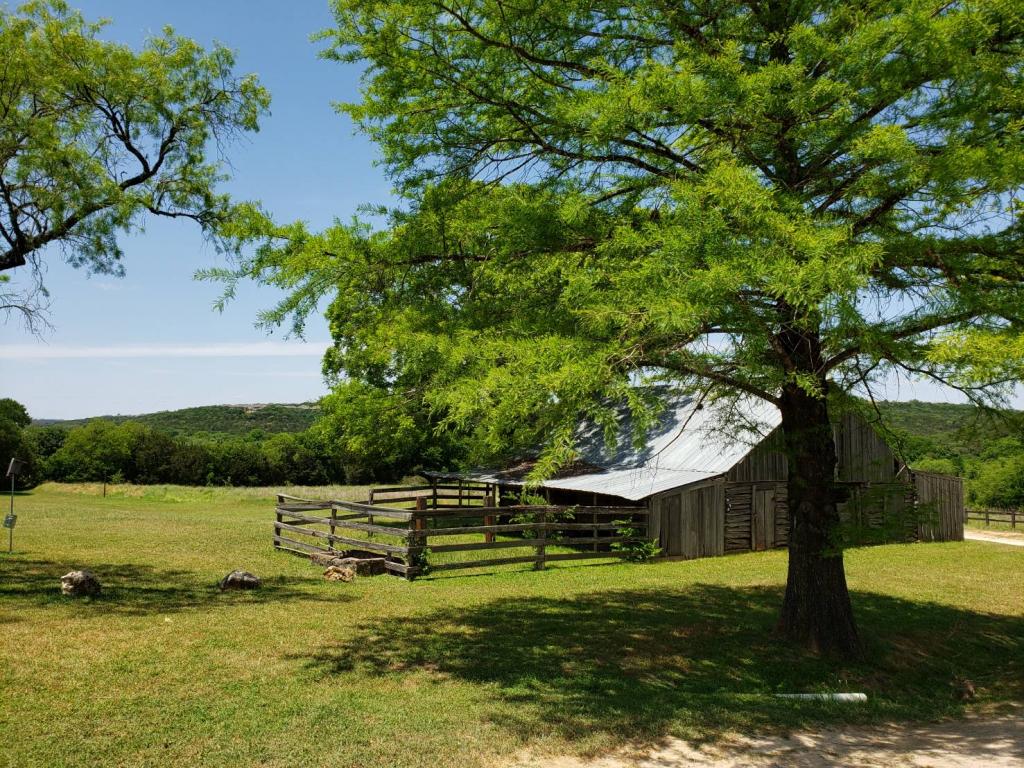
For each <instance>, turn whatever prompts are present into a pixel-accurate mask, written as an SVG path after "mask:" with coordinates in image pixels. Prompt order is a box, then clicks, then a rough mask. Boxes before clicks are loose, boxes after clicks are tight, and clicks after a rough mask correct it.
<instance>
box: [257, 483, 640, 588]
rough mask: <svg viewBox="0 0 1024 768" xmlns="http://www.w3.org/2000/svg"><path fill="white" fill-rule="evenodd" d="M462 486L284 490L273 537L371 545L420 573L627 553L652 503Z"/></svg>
mask: <svg viewBox="0 0 1024 768" xmlns="http://www.w3.org/2000/svg"><path fill="white" fill-rule="evenodd" d="M428 489H429V493H427V492H425V491H427V490H428ZM459 490H460V489H456V493H448V491H450V489H448V488H445V487H444V486H424V487H418V486H411V487H410V486H405V487H396V488H378V489H374V492H373V502H374V503H372V504H370V503H360V502H351V501H315V500H309V499H299V498H295V497H292V496H286V495H279V496H278V497H277V509H276V513H275V514H276V521H275V523H274V547H275V548H276V549H280V550H285V551H289V552H293V553H296V554H300V555H306V556H309V555H311V554H313V553H317V552H322V553H333V552H342V551H348V550H361V551H366V552H371V553H374V554H376V555H379V556H381V557H384V558H385V567H386V568H387V570H388V571H390V572H392V573H396V574H399V575H402V576H405V577H406V578H414V577H415V576H418V575H420V574H422V573H424V572H425V571H430V572H433V571H448V570H455V569H462V568H487V567H492V566H499V565H513V564H527V563H529V564H532V565H533V567H534V568H535V569H543V568H544V567H545V565H546V564H547V563H551V562H561V561H569V560H593V559H608V558H621V557H625V556H628V555H629V546H630V545H631V544H634V543H641V542H643V541H644V539H645V534H646V530H647V518H648V510H647V508H646V507H585V506H526V505H502V506H497V505H495V504H494V502H493V497H492V496H490V495H487V494H484V493H481V492H480V491H479V490H478V489H473V490H472V491H471V492H470V491H469V490H468V489H466V488H463V489H461V492H462V494H463V495H462V496H461V497H460V496H458V495H457V493H458V492H459ZM445 496H455V498H445ZM460 502H461V504H462V506H460V505H459V503H460ZM392 504H394V505H399V504H402V505H412V506H411V508H407V509H401V508H398V507H397V506H391V505H392ZM434 504H436V506H433V505H434ZM623 521H628V522H626V523H624V522H623ZM495 555H500V556H498V557H495Z"/></svg>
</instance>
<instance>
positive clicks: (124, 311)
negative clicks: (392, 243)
mask: <svg viewBox="0 0 1024 768" xmlns="http://www.w3.org/2000/svg"><path fill="white" fill-rule="evenodd" d="M72 4H73V5H76V6H77V7H79V8H80V9H81V10H82V11H83V13H84V14H85V15H86V17H87V18H90V19H96V18H99V17H106V18H109V19H111V21H112V23H111V25H110V26H109V27H108V28H107V29H106V31H105V33H104V36H105V37H107V38H108V39H112V40H117V41H120V42H125V43H128V44H129V45H133V46H138V45H140V44H141V43H142V42H143V40H145V38H146V37H147V36H150V35H151V34H156V33H158V32H159V31H160V29H161V28H162V27H163V26H164V25H167V24H170V25H171V26H173V27H174V28H175V29H176V30H177V31H178V32H179V33H182V34H185V35H188V36H189V37H192V38H194V39H196V40H198V41H200V42H202V43H204V44H207V45H208V44H210V43H211V42H213V41H214V40H216V41H219V42H222V43H224V44H226V45H228V46H229V47H231V48H233V49H235V50H236V51H237V54H238V64H237V67H238V71H239V72H255V73H257V74H258V75H259V77H260V79H261V81H262V82H263V84H264V85H265V86H266V87H267V88H268V89H269V90H270V92H271V94H272V97H273V103H272V106H271V112H272V114H271V115H270V116H269V117H268V118H266V119H265V120H264V121H263V126H262V130H261V131H260V133H259V134H256V135H255V136H252V137H249V138H247V139H245V140H243V142H242V143H240V144H238V145H236V146H234V147H233V148H232V150H231V152H230V159H231V163H232V167H233V179H232V180H231V182H230V184H228V185H227V189H228V191H230V192H231V193H232V194H234V195H235V196H236V197H237V198H239V199H257V200H262V201H263V203H264V204H265V205H266V206H267V208H268V209H269V210H271V211H272V212H273V213H274V215H275V216H276V217H277V218H278V219H280V220H293V219H303V220H306V221H308V222H309V223H310V224H311V225H312V226H313V227H314V228H316V227H322V226H325V225H327V224H330V222H331V221H332V220H333V219H334V218H341V219H348V218H349V217H350V216H351V215H352V214H354V213H355V212H356V210H357V208H358V207H359V206H360V205H361V204H364V203H381V202H389V201H390V200H391V199H392V198H391V195H390V185H389V183H388V181H387V180H386V179H385V178H384V175H383V173H382V172H381V170H380V169H379V168H375V167H374V164H373V161H374V159H375V157H376V150H375V148H374V147H373V145H372V144H370V142H369V141H367V140H366V138H364V137H362V136H358V135H356V134H355V133H354V130H353V126H352V124H351V122H350V121H349V120H348V119H347V118H345V117H343V116H341V115H339V114H337V113H336V112H335V111H334V109H333V108H332V106H331V102H332V101H347V100H355V99H356V98H357V97H358V90H357V89H358V79H359V68H358V67H356V66H343V65H340V64H337V63H334V62H328V61H323V60H320V59H319V58H317V50H318V47H317V46H316V45H314V44H312V43H310V42H309V36H310V35H311V34H312V33H313V32H316V31H318V30H320V29H323V28H325V27H327V26H329V25H330V24H331V21H332V19H331V15H330V11H329V9H328V6H327V2H326V0H297V1H293V2H291V3H281V2H277V1H272V0H205V2H199V1H198V0H174V2H169V1H167V0H146V1H145V2H139V1H138V0H135V1H134V2H129V1H128V0H77V2H75V0H72ZM122 244H123V247H124V251H125V265H126V267H127V276H126V277H125V278H124V279H115V278H111V277H106V276H95V277H92V278H89V277H87V276H86V274H85V273H84V272H81V271H79V270H75V269H72V268H71V267H69V266H67V265H66V264H64V263H63V262H61V260H60V259H59V258H51V259H50V260H49V272H48V274H47V285H48V287H49V288H50V290H51V292H52V295H53V306H52V315H51V321H52V323H53V325H54V329H53V331H51V332H48V333H46V334H45V336H44V338H43V339H42V340H40V339H37V338H36V337H33V336H31V335H29V334H28V333H27V332H25V331H24V330H23V329H22V328H21V327H20V325H18V323H17V321H11V322H9V323H8V324H7V325H0V347H2V350H0V382H2V386H0V396H7V397H13V398H15V399H16V400H18V401H20V402H22V403H24V404H25V405H26V407H27V408H28V409H29V412H30V413H31V414H32V415H33V416H35V417H42V418H74V417H83V416H94V415H101V414H108V413H122V414H134V413H145V412H150V411H155V410H165V409H170V408H180V407H185V406H190V405H205V404H217V403H256V402H298V401H304V400H312V399H315V398H317V397H319V396H320V395H322V394H324V393H325V392H326V388H325V386H324V383H323V380H322V377H321V375H320V357H321V355H322V353H323V350H324V348H325V346H326V344H327V341H328V339H329V336H328V333H327V328H326V323H325V322H324V321H323V320H322V319H319V320H316V321H313V322H311V323H310V324H309V326H308V331H307V339H308V341H306V342H301V341H298V340H285V339H283V338H281V337H280V334H278V335H275V336H274V337H268V336H267V334H266V333H264V332H262V331H259V330H257V329H256V328H255V327H254V325H253V321H254V319H255V317H256V313H257V312H258V310H260V309H261V308H265V307H267V306H270V305H271V304H273V302H274V300H275V298H276V294H275V292H274V291H272V290H270V289H266V288H257V287H255V286H251V285H249V286H245V287H243V288H242V289H241V290H240V292H239V295H238V298H237V299H236V300H235V301H234V302H233V303H231V304H230V305H229V306H228V307H227V309H226V311H225V312H223V313H217V312H215V311H214V310H213V308H212V307H213V302H214V301H215V299H216V298H217V295H218V287H217V286H216V285H212V284H208V283H199V282H196V281H194V280H193V279H192V275H193V273H194V272H195V270H196V269H199V268H202V267H209V266H215V265H222V260H221V259H220V258H219V257H218V255H217V254H216V253H215V252H214V250H213V249H212V248H211V247H209V246H208V245H206V244H205V243H204V241H203V239H202V237H201V236H200V235H199V233H198V231H197V230H196V229H195V228H194V227H193V226H190V225H189V224H188V223H185V222H173V221H166V220H159V221H151V222H149V224H148V225H147V229H146V232H145V233H144V234H142V235H136V236H132V237H126V238H122ZM52 256H58V254H52ZM885 396H886V397H888V398H892V399H909V398H911V397H919V398H921V399H928V400H955V399H957V398H955V397H954V396H953V395H952V394H951V393H948V392H944V391H942V390H939V389H938V388H936V387H933V386H928V385H921V384H917V385H911V384H910V383H908V382H893V383H892V385H891V386H890V387H889V389H888V391H887V392H886V393H885ZM1017 404H1018V407H1020V406H1021V405H1024V398H1022V397H1018V398H1017Z"/></svg>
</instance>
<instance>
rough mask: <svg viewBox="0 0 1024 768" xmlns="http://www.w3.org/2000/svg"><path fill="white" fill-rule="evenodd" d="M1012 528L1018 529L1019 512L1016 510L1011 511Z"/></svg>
mask: <svg viewBox="0 0 1024 768" xmlns="http://www.w3.org/2000/svg"><path fill="white" fill-rule="evenodd" d="M1010 527H1011V528H1016V527H1017V510H1016V509H1010Z"/></svg>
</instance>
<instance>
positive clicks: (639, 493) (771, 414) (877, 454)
mask: <svg viewBox="0 0 1024 768" xmlns="http://www.w3.org/2000/svg"><path fill="white" fill-rule="evenodd" d="M667 397H668V400H667V402H668V403H669V405H668V407H666V409H665V410H664V412H663V414H662V418H661V419H660V420H659V422H658V424H657V425H656V426H655V427H654V428H653V429H651V430H650V432H649V433H648V437H647V439H646V441H645V442H644V444H643V445H642V447H641V448H639V449H637V448H635V447H634V441H632V440H631V439H630V434H631V427H630V423H629V418H628V415H627V414H626V413H623V415H622V416H621V417H620V430H621V436H620V439H619V440H618V441H617V443H616V447H615V448H614V449H613V450H609V449H608V448H607V446H606V442H605V440H604V439H603V437H602V435H601V433H600V431H599V430H598V429H597V428H582V429H581V440H580V452H581V459H580V461H579V462H578V464H577V465H576V466H575V467H574V469H573V470H572V471H571V472H569V473H566V474H563V475H561V476H559V477H556V478H554V479H552V480H549V481H547V482H545V483H544V484H543V487H542V491H541V492H542V493H543V494H544V496H545V497H546V498H547V500H548V501H549V503H551V504H580V505H595V506H596V505H622V506H636V505H637V503H638V502H641V503H643V504H646V505H647V507H648V508H649V509H650V510H651V514H650V523H649V530H648V532H649V535H650V537H651V538H654V539H657V540H658V542H659V544H660V546H661V549H662V554H663V555H666V556H677V557H686V558H696V557H710V556H714V555H723V554H726V553H729V552H740V551H749V550H763V549H770V548H773V547H782V546H785V545H786V543H787V539H788V535H789V511H788V507H787V503H786V495H787V492H786V476H787V460H786V456H785V455H784V454H783V453H782V451H780V450H779V440H780V433H779V415H778V411H777V410H776V409H775V408H773V407H771V406H770V405H768V404H764V403H761V402H760V401H756V402H748V403H745V404H743V405H742V406H740V407H739V408H736V407H733V408H732V409H730V412H729V414H725V413H723V412H721V409H720V407H718V406H713V405H704V406H701V405H699V404H697V403H695V402H694V401H692V400H691V399H689V398H685V397H680V396H667ZM723 424H728V425H730V426H728V427H724V426H723ZM834 432H835V440H836V449H837V454H838V457H839V467H838V472H837V475H838V476H837V478H836V479H837V480H838V481H839V482H841V483H844V484H847V485H848V486H849V490H850V495H849V500H848V501H847V502H846V503H845V504H843V505H842V506H841V508H840V512H841V516H842V518H843V521H844V524H845V525H844V535H845V536H846V538H847V541H849V542H851V543H857V542H863V543H880V542H882V541H897V540H903V541H905V540H927V541H951V540H962V539H963V519H964V503H963V485H962V481H961V480H960V478H957V477H950V476H946V475H937V474H932V473H921V472H912V471H910V470H909V468H908V467H906V466H905V465H904V464H903V463H902V462H901V461H900V460H899V459H898V458H897V456H896V455H895V454H894V452H893V450H892V448H891V447H890V446H889V445H888V444H887V443H886V441H885V440H884V439H882V437H881V436H880V435H879V434H878V433H877V432H876V431H875V429H874V428H873V427H872V426H871V425H870V424H869V423H867V422H866V421H865V420H864V419H862V418H860V417H858V416H856V415H853V414H846V415H844V416H843V417H842V418H841V419H840V420H839V421H838V423H837V424H835V426H834ZM528 466H529V465H528V464H526V465H522V466H520V467H517V468H514V469H510V470H505V471H487V472H475V473H471V474H469V475H463V476H462V477H463V478H465V479H471V480H474V481H477V482H484V483H487V484H489V485H493V486H496V487H497V488H499V489H506V490H515V489H518V488H520V487H521V486H522V480H523V475H524V473H525V471H526V470H527V469H528Z"/></svg>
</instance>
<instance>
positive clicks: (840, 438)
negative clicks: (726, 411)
mask: <svg viewBox="0 0 1024 768" xmlns="http://www.w3.org/2000/svg"><path fill="white" fill-rule="evenodd" d="M833 435H834V439H835V444H836V456H837V458H838V460H839V466H838V470H837V471H838V479H839V480H841V481H844V482H869V483H887V482H892V481H893V480H894V479H895V478H896V473H897V471H898V470H899V467H900V461H899V460H898V459H897V458H896V455H895V454H894V453H893V452H892V449H891V448H889V445H888V444H887V443H886V442H885V440H883V439H882V438H881V437H880V436H879V435H878V433H877V432H875V430H874V428H873V427H872V426H871V425H870V424H869V423H868V422H867V421H865V420H864V419H863V418H862V417H860V416H858V415H857V414H854V413H845V414H843V415H842V416H841V417H840V419H839V422H838V423H837V424H835V425H834V427H833ZM787 472H788V462H787V461H786V456H785V454H784V453H783V452H782V432H781V430H778V429H776V430H775V431H773V432H772V433H771V434H770V435H769V436H768V437H766V438H765V439H764V440H763V441H762V442H761V443H759V444H758V445H757V446H756V447H755V448H754V449H753V450H752V451H751V452H750V453H749V454H747V456H746V458H744V459H743V461H741V462H739V463H738V464H737V465H736V466H734V467H733V468H732V469H730V470H729V471H728V472H727V473H726V476H725V477H726V480H727V481H729V482H744V483H752V482H765V481H768V480H778V481H783V482H784V481H785V480H786V477H787Z"/></svg>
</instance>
